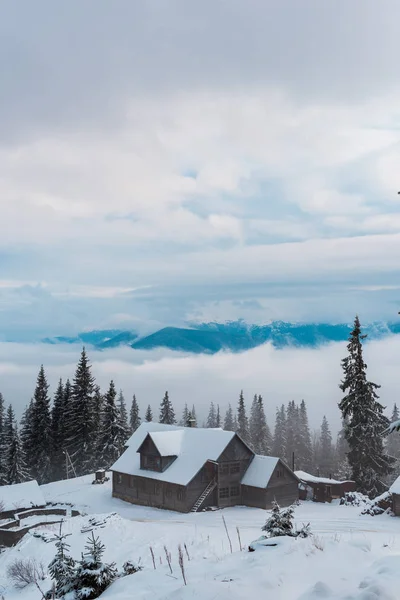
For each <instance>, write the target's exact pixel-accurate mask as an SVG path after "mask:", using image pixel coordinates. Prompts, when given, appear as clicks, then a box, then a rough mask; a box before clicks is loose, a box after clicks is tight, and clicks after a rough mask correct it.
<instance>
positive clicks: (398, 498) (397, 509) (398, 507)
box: [389, 477, 400, 517]
mask: <svg viewBox="0 0 400 600" xmlns="http://www.w3.org/2000/svg"><path fill="white" fill-rule="evenodd" d="M389 492H390V493H391V494H392V511H393V512H394V514H395V515H396V517H400V477H398V478H397V479H396V481H395V482H394V483H393V484H392V485H391V486H390V489H389Z"/></svg>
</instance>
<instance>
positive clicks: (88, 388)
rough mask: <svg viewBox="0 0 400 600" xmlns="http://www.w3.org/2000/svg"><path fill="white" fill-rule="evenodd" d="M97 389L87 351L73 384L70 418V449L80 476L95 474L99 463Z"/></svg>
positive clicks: (81, 358)
mask: <svg viewBox="0 0 400 600" xmlns="http://www.w3.org/2000/svg"><path fill="white" fill-rule="evenodd" d="M94 386H95V381H94V377H93V375H92V373H91V365H90V363H89V359H88V357H87V354H86V351H85V348H83V350H82V354H81V357H80V360H79V362H78V365H77V367H76V371H75V376H74V380H73V383H72V395H71V400H70V403H69V415H68V417H67V418H68V424H69V427H68V428H69V437H68V439H67V449H68V452H69V454H70V457H71V460H72V463H73V465H74V468H75V471H76V473H77V475H78V476H79V475H85V474H86V473H91V472H93V469H94V466H95V462H96V456H95V451H96V442H97V439H96V433H97V432H96V427H95V414H94V400H93V393H94Z"/></svg>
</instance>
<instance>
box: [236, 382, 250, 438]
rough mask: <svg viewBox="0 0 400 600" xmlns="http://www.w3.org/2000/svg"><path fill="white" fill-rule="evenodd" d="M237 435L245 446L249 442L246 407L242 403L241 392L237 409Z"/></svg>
mask: <svg viewBox="0 0 400 600" xmlns="http://www.w3.org/2000/svg"><path fill="white" fill-rule="evenodd" d="M237 422H238V429H237V434H238V435H239V436H240V437H241V438H242V440H243V441H244V442H245V443H246V444H247V443H248V442H249V437H250V434H249V421H248V418H247V415H246V405H245V403H244V397H243V390H242V391H241V392H240V396H239V403H238V409H237Z"/></svg>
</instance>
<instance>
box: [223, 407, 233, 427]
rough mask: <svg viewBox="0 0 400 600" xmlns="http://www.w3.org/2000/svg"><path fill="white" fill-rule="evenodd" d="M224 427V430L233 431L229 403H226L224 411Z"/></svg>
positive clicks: (231, 412) (231, 411)
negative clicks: (226, 406)
mask: <svg viewBox="0 0 400 600" xmlns="http://www.w3.org/2000/svg"><path fill="white" fill-rule="evenodd" d="M224 429H225V431H235V430H234V426H233V410H232V406H231V405H230V404H228V408H227V411H226V413H225V419H224Z"/></svg>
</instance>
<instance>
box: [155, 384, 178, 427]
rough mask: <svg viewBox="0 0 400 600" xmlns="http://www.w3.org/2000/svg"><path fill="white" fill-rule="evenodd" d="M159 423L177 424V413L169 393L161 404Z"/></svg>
mask: <svg viewBox="0 0 400 600" xmlns="http://www.w3.org/2000/svg"><path fill="white" fill-rule="evenodd" d="M159 422H160V423H164V424H165V425H174V423H176V419H175V411H174V408H173V406H172V402H171V400H170V399H169V396H168V392H165V395H164V398H163V399H162V402H161V406H160V418H159Z"/></svg>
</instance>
